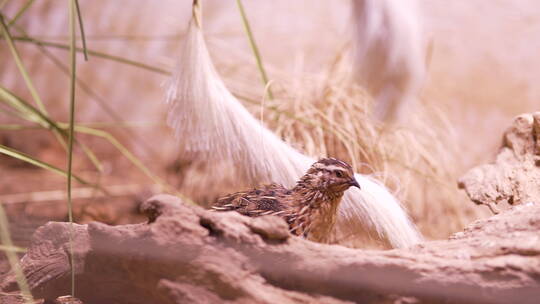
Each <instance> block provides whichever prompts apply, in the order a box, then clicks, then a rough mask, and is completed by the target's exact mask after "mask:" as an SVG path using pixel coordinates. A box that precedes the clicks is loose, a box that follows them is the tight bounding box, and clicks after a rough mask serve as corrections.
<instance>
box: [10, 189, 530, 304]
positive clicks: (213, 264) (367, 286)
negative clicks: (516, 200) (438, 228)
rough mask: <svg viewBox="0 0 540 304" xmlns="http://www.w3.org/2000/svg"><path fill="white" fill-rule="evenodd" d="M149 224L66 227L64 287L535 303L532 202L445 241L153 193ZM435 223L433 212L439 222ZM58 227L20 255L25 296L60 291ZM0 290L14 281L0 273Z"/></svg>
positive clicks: (216, 296) (112, 295) (123, 296)
mask: <svg viewBox="0 0 540 304" xmlns="http://www.w3.org/2000/svg"><path fill="white" fill-rule="evenodd" d="M143 210H144V212H145V213H146V214H147V215H148V218H149V222H148V223H142V224H136V225H123V226H108V225H105V224H101V223H90V224H88V225H74V235H75V241H74V249H75V256H74V257H75V265H74V266H75V267H74V268H75V272H76V282H77V285H76V286H77V287H76V295H77V297H78V298H80V299H81V300H82V301H83V302H84V303H85V304H91V303H126V304H127V303H223V302H239V303H317V302H320V303H343V302H361V303H381V302H384V303H388V302H389V298H388V296H389V295H396V296H407V297H415V298H416V299H417V300H418V301H421V302H423V301H428V302H430V303H431V302H438V301H444V303H454V302H457V303H463V302H466V303H538V301H539V299H540V233H539V232H538V231H540V204H533V203H530V204H524V205H519V206H516V207H514V208H512V209H511V210H509V211H507V212H504V213H502V214H499V215H496V216H494V217H492V218H490V219H487V220H481V221H478V222H475V223H473V224H472V225H470V226H469V227H468V228H467V229H465V231H463V232H460V233H457V234H456V235H454V236H453V237H452V238H451V239H450V240H446V241H434V242H427V243H424V244H421V245H417V246H414V247H412V248H408V249H399V250H389V251H366V250H354V249H349V248H344V247H342V246H338V245H321V244H317V243H312V242H309V241H305V240H303V239H300V238H297V237H293V236H290V235H289V233H288V231H287V226H286V224H285V223H284V222H283V221H282V220H281V219H279V218H277V217H270V216H269V217H262V218H247V217H243V216H241V215H239V214H236V213H234V212H231V213H214V212H210V211H206V210H203V209H201V208H199V207H196V206H192V205H188V204H185V203H183V202H182V201H181V200H180V199H178V198H175V197H172V196H167V195H160V196H156V197H153V198H151V199H150V200H148V201H147V202H145V203H144V204H143ZM441 220H444V219H441ZM68 240H69V224H68V223H58V222H50V223H48V224H46V225H44V226H42V227H40V228H39V229H38V230H37V231H36V233H35V235H34V237H33V241H32V244H31V246H30V248H29V251H28V253H27V254H26V256H25V257H24V258H23V259H22V260H21V264H22V267H23V270H24V273H25V274H26V276H27V278H28V282H29V285H30V287H31V290H32V293H33V294H34V296H35V297H37V298H45V299H55V298H56V297H58V296H61V295H65V294H68V293H69V286H70V262H69V243H68ZM2 288H3V291H4V292H9V291H13V290H14V289H15V288H16V283H15V282H14V281H13V279H12V278H11V277H9V276H8V277H5V278H3V282H2Z"/></svg>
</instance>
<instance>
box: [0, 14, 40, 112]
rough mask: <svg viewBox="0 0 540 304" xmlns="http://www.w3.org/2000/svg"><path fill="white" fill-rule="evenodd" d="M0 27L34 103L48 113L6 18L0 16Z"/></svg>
mask: <svg viewBox="0 0 540 304" xmlns="http://www.w3.org/2000/svg"><path fill="white" fill-rule="evenodd" d="M0 27H1V28H2V33H3V35H4V38H5V39H6V42H7V45H8V48H9V50H10V52H11V55H12V56H13V59H14V60H15V64H16V65H17V68H18V69H19V72H20V73H21V75H22V77H23V79H24V82H25V83H26V87H27V88H28V90H29V91H30V94H31V95H32V98H33V99H34V102H35V103H36V104H37V106H38V107H39V109H40V111H41V112H43V113H47V110H46V109H45V106H44V104H43V101H42V100H41V97H39V94H38V93H37V90H36V88H35V86H34V83H33V82H32V79H31V78H30V75H29V74H28V71H27V70H26V67H25V66H24V64H23V62H22V60H21V56H20V55H19V52H18V51H17V48H16V47H15V44H14V43H13V39H12V38H11V35H10V33H9V29H8V27H7V25H6V23H5V22H4V16H3V15H1V14H0Z"/></svg>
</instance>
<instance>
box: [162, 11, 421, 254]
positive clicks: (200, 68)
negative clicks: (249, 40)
mask: <svg viewBox="0 0 540 304" xmlns="http://www.w3.org/2000/svg"><path fill="white" fill-rule="evenodd" d="M167 103H168V105H169V107H170V108H169V112H168V123H169V124H170V126H171V127H172V128H173V129H174V130H175V134H176V137H177V138H178V141H179V146H180V152H181V153H183V154H184V155H185V156H190V155H191V156H197V157H199V158H201V157H202V158H206V159H207V160H208V161H209V162H213V161H222V160H232V161H233V162H234V163H235V165H236V169H237V170H238V171H239V172H241V173H242V174H244V175H245V176H246V177H247V178H248V179H249V181H250V182H252V183H254V184H257V183H265V182H277V183H281V184H283V185H285V186H287V187H291V186H292V185H294V183H295V182H296V181H297V180H298V178H299V177H300V176H301V175H303V174H304V173H305V172H306V171H307V169H308V168H309V166H310V165H311V164H312V163H313V162H314V161H315V159H314V158H311V157H308V156H306V155H304V154H302V153H300V152H299V151H297V150H296V149H294V148H293V147H291V146H290V145H289V144H287V143H285V142H284V141H282V140H281V139H280V138H278V137H277V136H276V135H275V134H274V133H273V132H272V131H270V130H269V129H267V128H266V127H265V126H263V125H262V124H261V123H260V122H259V121H258V120H256V119H255V118H254V117H253V116H252V115H251V114H250V113H249V112H248V111H247V109H246V108H245V107H244V106H243V105H242V104H241V103H240V102H239V101H238V100H237V99H236V98H235V97H234V96H233V95H232V94H231V93H230V92H229V90H228V89H227V88H226V86H225V84H224V83H223V81H222V80H221V78H220V77H219V75H218V73H217V72H216V69H215V67H214V65H213V63H212V60H211V58H210V55H209V52H208V49H207V47H206V43H205V41H204V37H203V34H202V30H201V29H200V27H199V26H198V25H197V23H196V21H194V20H192V21H191V22H190V25H189V29H188V33H187V36H186V41H185V44H184V47H183V50H182V53H181V55H180V60H179V65H178V67H177V69H176V70H175V74H174V75H173V77H172V79H171V81H170V83H169V86H168V91H167ZM356 178H357V180H358V182H359V183H360V185H361V187H362V190H361V191H360V190H356V189H352V190H350V191H347V193H346V195H345V198H344V200H343V202H342V204H341V207H340V218H341V220H340V223H344V221H343V220H346V221H352V222H355V223H356V222H361V224H362V226H364V227H365V228H366V230H368V231H376V233H377V235H378V237H379V238H380V239H384V240H387V241H388V242H389V243H390V244H391V246H392V247H406V246H410V245H413V244H415V243H418V242H420V241H421V239H422V238H421V236H420V234H419V233H418V232H417V230H416V228H415V226H414V225H413V224H412V223H411V221H410V220H409V218H408V217H407V215H406V213H405V212H404V210H403V209H402V208H401V206H400V204H399V202H398V201H397V200H396V198H395V197H394V196H393V195H392V194H391V193H390V192H389V191H388V190H387V189H386V188H385V187H384V186H383V185H381V184H379V183H378V182H376V181H375V180H374V179H372V178H370V177H367V176H364V175H360V174H356ZM338 225H339V224H338Z"/></svg>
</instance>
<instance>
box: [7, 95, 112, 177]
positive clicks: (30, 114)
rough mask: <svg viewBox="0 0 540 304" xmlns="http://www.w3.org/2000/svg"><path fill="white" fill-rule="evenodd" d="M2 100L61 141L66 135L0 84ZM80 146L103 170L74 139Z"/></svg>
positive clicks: (94, 160) (98, 166) (99, 167)
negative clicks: (53, 133) (58, 137)
mask: <svg viewBox="0 0 540 304" xmlns="http://www.w3.org/2000/svg"><path fill="white" fill-rule="evenodd" d="M2 101H4V103H6V104H7V105H9V106H10V107H12V108H14V109H16V110H17V111H18V112H19V116H20V117H21V118H23V119H26V120H28V121H31V122H35V123H37V124H39V125H41V126H42V127H44V128H46V129H49V130H52V131H53V132H55V134H57V135H58V136H60V137H61V139H62V141H63V140H64V138H67V137H68V134H67V133H66V131H65V130H64V129H62V128H60V127H59V126H58V124H57V123H56V122H55V121H53V120H52V119H50V118H49V117H48V116H47V115H46V114H44V113H42V112H40V111H39V110H38V109H37V108H35V107H34V106H32V105H31V104H30V103H28V102H26V101H25V100H24V99H22V98H20V97H18V96H17V95H15V94H14V93H13V92H11V91H9V90H8V89H6V88H4V87H2V86H0V102H2ZM75 142H76V143H77V144H79V145H80V146H81V148H82V149H83V151H84V153H85V154H86V156H87V157H88V159H90V161H91V162H92V164H93V165H94V166H95V167H96V169H97V170H98V171H99V172H102V171H103V165H102V164H101V162H100V161H99V159H98V158H97V156H96V155H95V154H94V152H92V151H91V150H90V149H89V148H88V147H87V146H86V145H85V144H83V143H80V142H78V141H75Z"/></svg>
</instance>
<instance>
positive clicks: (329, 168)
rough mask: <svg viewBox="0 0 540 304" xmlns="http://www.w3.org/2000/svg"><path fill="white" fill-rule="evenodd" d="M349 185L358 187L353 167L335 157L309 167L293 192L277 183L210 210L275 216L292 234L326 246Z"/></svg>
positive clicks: (233, 197) (226, 200)
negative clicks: (282, 221) (279, 218)
mask: <svg viewBox="0 0 540 304" xmlns="http://www.w3.org/2000/svg"><path fill="white" fill-rule="evenodd" d="M351 186H354V187H358V188H360V185H359V184H358V182H357V181H356V179H355V178H354V172H353V170H352V167H351V166H350V165H349V164H347V163H346V162H344V161H341V160H338V159H335V158H323V159H321V160H319V161H317V162H315V163H314V164H313V165H311V167H310V168H309V169H308V171H307V172H306V174H305V175H304V176H302V177H301V178H300V180H299V181H298V182H297V183H296V185H295V186H294V187H293V188H292V189H287V188H285V187H284V186H282V185H280V184H276V183H273V184H268V185H263V186H261V187H259V188H256V189H252V190H248V191H242V192H236V193H233V194H229V195H226V196H224V197H222V198H220V199H218V200H217V202H216V203H215V204H214V205H213V206H212V209H213V210H214V211H236V212H238V213H240V214H243V215H246V216H250V217H257V216H263V215H276V216H279V217H281V218H283V219H284V220H285V221H286V222H287V224H288V225H289V230H290V232H291V233H292V234H294V235H297V236H300V237H303V238H306V239H308V240H311V241H314V242H319V243H329V242H330V241H331V238H330V236H331V232H332V230H333V228H334V225H335V223H336V217H337V210H338V206H339V203H340V201H341V198H342V197H343V194H344V193H345V191H346V190H347V189H348V188H349V187H351Z"/></svg>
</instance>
